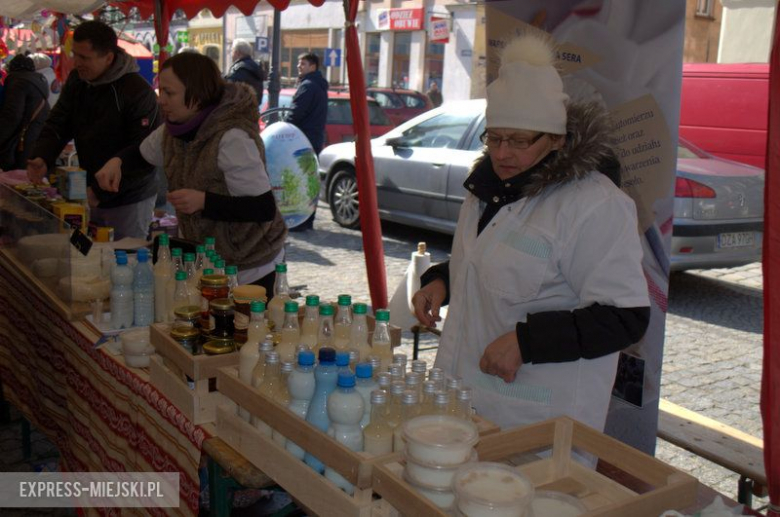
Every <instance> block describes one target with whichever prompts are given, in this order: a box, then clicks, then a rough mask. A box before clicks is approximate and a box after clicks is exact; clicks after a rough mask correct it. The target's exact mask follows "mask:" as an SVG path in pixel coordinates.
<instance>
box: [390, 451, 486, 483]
mask: <svg viewBox="0 0 780 517" xmlns="http://www.w3.org/2000/svg"><path fill="white" fill-rule="evenodd" d="M466 461H467V463H475V462H477V461H478V456H477V451H476V450H475V449H472V450H471V456H470V457H469V459H468V460H466ZM462 465H463V463H459V464H457V465H432V464H428V463H423V462H420V461H418V460H416V459H415V458H413V457H411V456H409V455H406V467H405V468H404V473H405V474H406V477H407V478H408V479H409V480H410V481H413V482H415V483H416V484H418V485H420V486H425V487H428V488H432V489H437V490H441V489H447V490H450V489H451V487H452V478H453V477H455V472H457V471H458V469H459V468H460V467H461V466H462Z"/></svg>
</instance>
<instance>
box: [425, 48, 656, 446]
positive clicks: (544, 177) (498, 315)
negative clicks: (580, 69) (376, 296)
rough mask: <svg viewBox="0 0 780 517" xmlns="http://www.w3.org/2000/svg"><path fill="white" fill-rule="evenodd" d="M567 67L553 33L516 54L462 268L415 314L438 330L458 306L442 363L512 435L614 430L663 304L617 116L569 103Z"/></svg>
mask: <svg viewBox="0 0 780 517" xmlns="http://www.w3.org/2000/svg"><path fill="white" fill-rule="evenodd" d="M554 63H555V53H554V51H553V49H552V47H551V45H550V43H549V41H548V40H545V39H542V38H541V37H540V36H536V35H532V34H527V35H524V36H522V37H520V38H518V39H516V40H513V41H511V42H510V43H509V44H508V45H507V47H506V48H505V49H504V52H503V55H502V63H501V67H500V70H499V75H498V78H497V79H496V80H494V81H493V82H492V83H490V84H489V85H488V87H487V109H486V112H485V118H486V130H485V132H484V133H483V135H482V142H483V143H484V144H485V151H484V153H483V155H482V156H481V157H480V158H479V159H478V160H477V161H476V162H475V164H474V166H473V168H472V170H471V173H470V174H469V176H468V177H467V178H466V181H465V183H464V187H465V189H466V191H467V195H466V199H465V200H464V202H463V204H462V205H461V209H460V215H459V218H458V224H457V228H456V232H455V237H454V239H453V245H452V246H453V249H452V255H451V259H450V261H449V262H447V263H444V264H438V265H436V266H433V267H431V268H430V269H429V270H428V271H426V272H425V273H424V274H423V275H422V278H421V284H422V285H423V287H422V288H421V289H420V290H419V291H418V292H417V293H415V295H414V296H413V299H412V303H413V305H414V309H415V315H416V316H417V318H418V319H419V320H420V321H421V322H422V323H423V324H425V325H427V326H432V325H436V322H437V321H438V320H439V319H440V318H439V316H438V315H439V308H440V307H441V305H443V304H444V303H447V302H448V303H449V310H448V313H447V321H446V322H445V324H444V328H443V332H442V336H441V344H440V346H439V349H438V353H437V356H436V366H437V367H440V368H443V369H444V370H445V372H446V373H447V375H459V376H461V377H462V378H463V380H464V382H465V383H466V384H468V385H470V386H472V387H473V390H474V392H473V402H474V407H475V408H476V410H477V412H478V413H479V414H480V415H481V416H483V417H485V418H487V419H489V420H493V421H494V422H496V423H497V424H498V425H500V426H501V428H510V427H516V426H520V425H526V424H529V423H533V422H538V421H541V420H545V419H547V418H553V417H557V416H561V415H567V416H569V417H572V418H574V419H577V420H579V421H581V422H583V423H585V424H587V425H589V426H591V427H593V428H595V429H597V430H599V431H601V430H603V428H604V423H605V420H606V416H607V409H608V407H609V400H610V395H611V392H612V386H613V383H614V380H615V375H616V368H617V363H618V355H619V351H620V350H623V349H625V348H626V347H628V346H630V345H631V344H633V343H636V342H637V341H639V340H640V339H641V338H642V336H643V335H644V333H645V331H646V329H647V325H648V323H649V319H650V307H649V306H650V302H649V298H648V291H647V282H646V280H645V276H644V273H643V270H642V254H643V253H642V246H641V243H640V239H639V234H638V224H637V214H636V206H635V204H634V202H633V201H632V200H631V199H630V198H629V197H628V196H627V195H626V194H624V193H623V191H622V190H621V189H620V188H619V184H620V166H619V162H618V161H617V157H616V155H615V152H614V150H613V148H612V144H611V140H610V138H609V137H610V134H611V127H612V126H611V124H610V122H609V117H608V115H607V112H606V109H604V108H603V107H602V106H599V105H596V104H575V103H569V99H568V96H567V95H566V94H565V93H564V91H563V82H562V80H561V77H560V75H559V74H558V71H557V70H556V69H555V66H554Z"/></svg>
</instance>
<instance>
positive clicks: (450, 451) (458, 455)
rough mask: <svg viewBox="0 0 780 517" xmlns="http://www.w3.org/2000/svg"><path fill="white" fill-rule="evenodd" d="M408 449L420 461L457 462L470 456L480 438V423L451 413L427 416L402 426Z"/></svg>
mask: <svg viewBox="0 0 780 517" xmlns="http://www.w3.org/2000/svg"><path fill="white" fill-rule="evenodd" d="M403 437H404V440H405V441H406V451H407V454H408V455H409V456H411V457H412V458H414V459H416V460H417V461H419V462H421V463H425V464H429V465H457V464H459V463H463V462H465V461H466V460H468V459H469V457H470V456H471V449H472V447H474V445H475V444H476V443H477V441H479V433H478V432H477V426H476V425H475V424H474V423H473V422H470V421H467V420H463V419H461V418H456V417H453V416H449V415H425V416H419V417H416V418H413V419H411V420H409V421H408V422H406V423H404V425H403Z"/></svg>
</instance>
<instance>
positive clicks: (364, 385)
mask: <svg viewBox="0 0 780 517" xmlns="http://www.w3.org/2000/svg"><path fill="white" fill-rule="evenodd" d="M355 377H356V380H355V390H357V392H358V393H360V395H361V396H362V397H363V418H362V419H361V420H360V428H361V429H365V427H366V426H367V425H368V422H369V420H371V392H372V391H374V390H376V389H378V388H379V387H378V386H377V383H376V381H375V380H374V370H373V368H372V367H371V363H358V365H357V366H356V367H355Z"/></svg>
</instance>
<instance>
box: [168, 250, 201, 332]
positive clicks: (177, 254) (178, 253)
mask: <svg viewBox="0 0 780 517" xmlns="http://www.w3.org/2000/svg"><path fill="white" fill-rule="evenodd" d="M171 262H172V264H171V277H170V278H169V279H168V286H167V287H166V288H165V306H166V308H167V309H168V321H169V322H170V321H173V320H175V319H176V315H175V314H173V293H174V292H175V291H176V272H177V271H184V260H183V253H182V250H181V248H173V249H171ZM196 305H200V301H198V303H197V304H196Z"/></svg>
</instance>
